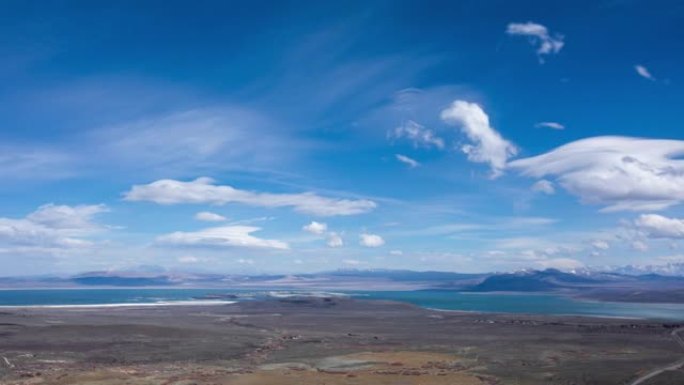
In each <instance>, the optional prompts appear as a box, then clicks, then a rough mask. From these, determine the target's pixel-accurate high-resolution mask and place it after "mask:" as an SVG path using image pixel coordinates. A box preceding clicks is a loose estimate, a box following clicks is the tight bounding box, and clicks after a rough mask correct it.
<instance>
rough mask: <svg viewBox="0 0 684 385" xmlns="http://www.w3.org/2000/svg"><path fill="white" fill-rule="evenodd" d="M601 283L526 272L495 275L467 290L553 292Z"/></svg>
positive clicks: (555, 272) (556, 273) (554, 272)
mask: <svg viewBox="0 0 684 385" xmlns="http://www.w3.org/2000/svg"><path fill="white" fill-rule="evenodd" d="M600 283H601V281H600V280H598V279H596V278H592V277H587V276H582V275H577V274H570V273H564V272H562V271H560V270H556V269H547V270H542V271H529V272H528V271H526V272H521V273H511V274H497V275H492V276H489V277H487V278H485V279H484V281H482V282H481V283H479V284H477V285H474V286H472V287H470V288H469V290H470V291H480V292H487V291H526V292H531V291H536V292H540V291H541V292H543V291H553V290H558V289H561V288H568V287H572V288H577V287H578V286H583V285H596V284H600Z"/></svg>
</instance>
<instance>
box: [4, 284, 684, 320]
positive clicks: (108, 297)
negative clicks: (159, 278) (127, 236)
mask: <svg viewBox="0 0 684 385" xmlns="http://www.w3.org/2000/svg"><path fill="white" fill-rule="evenodd" d="M297 293H298V294H310V293H311V292H303V291H302V292H291V291H282V290H277V289H276V290H226V289H60V290H54V289H50V290H0V306H66V305H79V306H84V305H110V306H111V305H117V304H159V305H172V304H184V303H188V302H187V301H192V302H195V303H198V301H206V300H207V299H209V300H224V301H246V300H254V299H260V298H267V297H274V296H287V295H294V294H297ZM228 294H233V295H235V296H237V298H228V297H225V296H226V295H228ZM313 294H320V293H313ZM343 294H345V295H349V296H352V297H355V298H363V299H370V300H392V301H400V302H407V303H411V304H414V305H418V306H422V307H426V308H432V309H441V310H461V311H474V312H502V313H529V314H553V315H569V314H573V315H585V316H605V317H624V318H648V319H663V320H679V321H684V304H653V303H647V304H643V303H639V304H636V303H620V302H594V301H584V300H578V299H573V298H569V297H564V296H559V295H552V294H500V293H496V294H495V293H477V294H475V293H459V292H454V291H442V290H424V291H353V292H344V293H343ZM217 297H219V298H217Z"/></svg>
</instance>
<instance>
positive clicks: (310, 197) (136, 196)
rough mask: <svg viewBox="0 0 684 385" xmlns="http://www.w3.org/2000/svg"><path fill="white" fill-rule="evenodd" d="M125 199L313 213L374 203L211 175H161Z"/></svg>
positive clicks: (350, 211) (368, 207) (355, 210)
mask: <svg viewBox="0 0 684 385" xmlns="http://www.w3.org/2000/svg"><path fill="white" fill-rule="evenodd" d="M124 199H125V200H127V201H148V202H155V203H158V204H165V205H172V204H179V203H195V204H216V205H223V204H227V203H241V204H245V205H249V206H259V207H272V208H276V207H291V208H293V209H294V210H295V211H297V212H300V213H303V214H311V215H316V216H338V215H341V216H344V215H356V214H364V213H367V212H369V211H372V210H373V209H375V208H376V207H377V204H376V203H375V202H373V201H370V200H366V199H339V198H328V197H323V196H320V195H318V194H315V193H312V192H305V193H298V194H275V193H260V192H253V191H247V190H240V189H236V188H234V187H232V186H228V185H217V184H215V181H214V180H213V179H211V178H197V179H195V180H192V181H189V182H184V181H179V180H173V179H161V180H158V181H155V182H152V183H149V184H146V185H136V186H133V187H132V188H131V189H130V190H129V191H128V192H126V193H125V194H124Z"/></svg>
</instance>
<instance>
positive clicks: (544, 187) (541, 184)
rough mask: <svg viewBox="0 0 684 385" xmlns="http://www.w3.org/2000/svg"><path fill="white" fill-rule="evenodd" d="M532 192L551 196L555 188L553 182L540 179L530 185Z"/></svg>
mask: <svg viewBox="0 0 684 385" xmlns="http://www.w3.org/2000/svg"><path fill="white" fill-rule="evenodd" d="M532 191H534V192H538V193H542V194H546V195H553V194H555V193H556V188H555V187H553V182H551V181H548V180H546V179H542V180H539V181H537V182H535V183H534V184H533V185H532Z"/></svg>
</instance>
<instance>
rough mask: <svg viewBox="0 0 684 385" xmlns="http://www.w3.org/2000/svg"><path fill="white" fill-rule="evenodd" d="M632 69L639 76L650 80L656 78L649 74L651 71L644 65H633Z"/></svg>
mask: <svg viewBox="0 0 684 385" xmlns="http://www.w3.org/2000/svg"><path fill="white" fill-rule="evenodd" d="M634 70H635V71H636V73H637V74H639V76H641V77H642V78H645V79H648V80H651V81H654V80H656V79H655V78H654V77H653V75H651V71H649V70H648V68H646V67H644V66H642V65H635V66H634Z"/></svg>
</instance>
